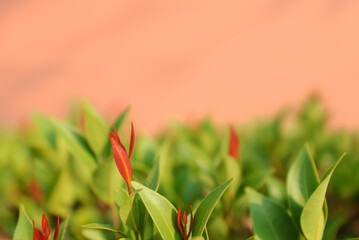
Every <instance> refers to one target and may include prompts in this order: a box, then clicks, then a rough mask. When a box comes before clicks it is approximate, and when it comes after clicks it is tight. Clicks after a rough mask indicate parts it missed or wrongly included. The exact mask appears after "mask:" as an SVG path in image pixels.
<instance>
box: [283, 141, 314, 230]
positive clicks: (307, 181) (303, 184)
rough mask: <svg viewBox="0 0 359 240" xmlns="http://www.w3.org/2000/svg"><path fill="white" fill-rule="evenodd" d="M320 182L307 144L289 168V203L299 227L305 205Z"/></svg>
mask: <svg viewBox="0 0 359 240" xmlns="http://www.w3.org/2000/svg"><path fill="white" fill-rule="evenodd" d="M318 184H319V177H318V173H317V169H316V167H315V164H314V160H313V158H312V156H311V153H310V150H309V146H308V144H306V145H305V147H303V148H302V150H301V151H300V153H299V155H298V156H297V158H296V159H295V161H294V163H293V164H292V166H291V168H290V169H289V173H288V178H287V194H288V205H289V209H290V211H291V212H292V215H293V218H294V221H295V222H296V224H297V226H298V227H299V226H300V215H301V213H302V210H303V208H304V205H305V204H306V202H307V201H308V199H309V197H310V196H311V194H312V193H313V192H314V190H315V189H316V188H317V186H318Z"/></svg>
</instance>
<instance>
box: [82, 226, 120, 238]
mask: <svg viewBox="0 0 359 240" xmlns="http://www.w3.org/2000/svg"><path fill="white" fill-rule="evenodd" d="M81 227H82V228H87V229H98V230H105V231H110V232H114V233H116V234H117V235H118V236H119V237H121V238H127V236H126V235H125V234H124V233H122V232H121V231H119V230H118V229H117V228H115V227H113V226H111V225H109V224H102V223H89V224H85V225H82V226H81Z"/></svg>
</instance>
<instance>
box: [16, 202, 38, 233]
mask: <svg viewBox="0 0 359 240" xmlns="http://www.w3.org/2000/svg"><path fill="white" fill-rule="evenodd" d="M19 212H20V213H19V219H18V221H17V225H16V228H15V232H14V236H13V239H14V240H32V238H33V235H32V234H33V226H32V222H31V220H30V218H29V217H28V216H27V213H26V211H25V208H24V207H23V206H22V205H21V206H20V210H19Z"/></svg>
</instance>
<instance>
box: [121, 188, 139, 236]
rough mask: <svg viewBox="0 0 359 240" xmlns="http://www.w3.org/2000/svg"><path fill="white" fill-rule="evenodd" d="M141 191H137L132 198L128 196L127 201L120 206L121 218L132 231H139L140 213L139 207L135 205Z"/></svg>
mask: <svg viewBox="0 0 359 240" xmlns="http://www.w3.org/2000/svg"><path fill="white" fill-rule="evenodd" d="M139 191H141V190H135V191H133V192H132V194H131V195H130V196H127V197H126V199H125V200H124V201H123V202H122V204H121V206H120V218H121V221H122V222H124V223H126V225H127V226H128V227H129V228H131V229H132V230H135V231H137V230H138V229H137V228H138V227H137V226H138V225H139V213H138V206H137V205H133V201H134V200H135V196H136V194H137V193H138V192H139Z"/></svg>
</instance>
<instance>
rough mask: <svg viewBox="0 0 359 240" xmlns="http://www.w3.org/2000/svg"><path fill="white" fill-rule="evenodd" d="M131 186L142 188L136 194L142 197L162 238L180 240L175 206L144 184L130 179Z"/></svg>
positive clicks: (137, 188)
mask: <svg viewBox="0 0 359 240" xmlns="http://www.w3.org/2000/svg"><path fill="white" fill-rule="evenodd" d="M132 186H133V187H134V189H136V190H140V189H142V190H141V191H140V192H139V193H138V195H139V196H140V198H141V199H142V202H143V204H144V205H145V207H146V209H147V211H148V213H149V214H150V216H151V218H152V220H153V222H154V224H155V225H156V227H157V230H158V232H159V233H160V234H161V236H162V238H163V239H166V240H172V239H178V240H181V239H182V237H181V236H180V234H179V232H178V230H177V223H176V216H177V210H176V208H175V207H174V206H173V205H172V204H171V203H170V202H169V201H168V200H167V199H166V198H165V197H163V196H161V195H160V194H158V193H157V192H155V191H153V190H151V189H149V188H147V187H145V186H144V185H142V184H140V183H138V182H135V181H132Z"/></svg>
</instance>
